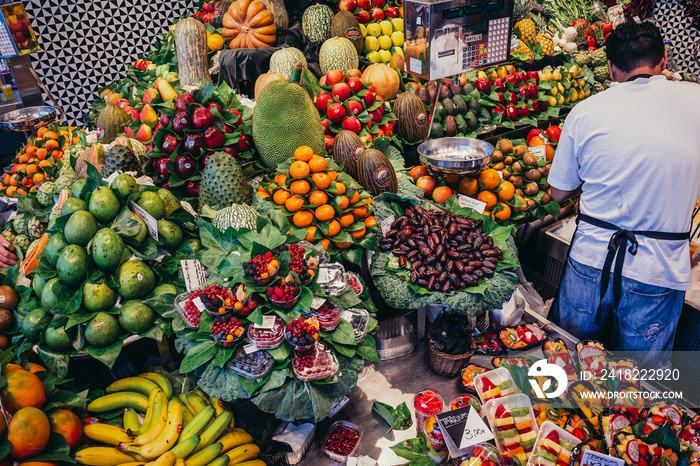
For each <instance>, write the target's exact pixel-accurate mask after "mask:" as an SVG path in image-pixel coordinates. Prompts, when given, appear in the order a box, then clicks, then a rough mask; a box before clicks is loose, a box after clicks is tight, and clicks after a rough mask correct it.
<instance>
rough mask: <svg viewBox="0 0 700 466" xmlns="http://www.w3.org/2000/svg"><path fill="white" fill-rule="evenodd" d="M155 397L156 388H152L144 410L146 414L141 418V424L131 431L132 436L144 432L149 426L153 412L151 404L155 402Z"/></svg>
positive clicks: (156, 394)
mask: <svg viewBox="0 0 700 466" xmlns="http://www.w3.org/2000/svg"><path fill="white" fill-rule="evenodd" d="M157 397H158V390H152V391H151V394H150V395H148V409H147V410H146V416H145V417H144V418H143V424H141V427H139V428H138V430H136V431H133V432H131V433H132V435H134V437H136V436H138V435H140V434H142V433H144V432H145V431H146V430H148V428H149V427H150V426H151V422H152V421H153V414H154V412H153V404H154V403H155V401H156V398H157Z"/></svg>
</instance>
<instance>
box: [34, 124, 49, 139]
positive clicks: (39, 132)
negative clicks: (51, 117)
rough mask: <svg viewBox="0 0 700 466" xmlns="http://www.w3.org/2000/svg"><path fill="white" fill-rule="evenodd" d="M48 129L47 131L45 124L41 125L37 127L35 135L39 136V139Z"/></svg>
mask: <svg viewBox="0 0 700 466" xmlns="http://www.w3.org/2000/svg"><path fill="white" fill-rule="evenodd" d="M48 131H49V129H48V128H47V127H46V126H42V127H41V128H39V129H38V130H37V131H36V137H37V138H39V139H41V138H43V137H44V136H45V135H46V133H47V132H48Z"/></svg>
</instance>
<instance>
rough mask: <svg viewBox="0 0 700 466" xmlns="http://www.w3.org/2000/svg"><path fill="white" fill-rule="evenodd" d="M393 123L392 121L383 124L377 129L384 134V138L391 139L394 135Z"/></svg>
mask: <svg viewBox="0 0 700 466" xmlns="http://www.w3.org/2000/svg"><path fill="white" fill-rule="evenodd" d="M393 123H394V122H393V121H390V122H389V123H386V124H383V125H381V126H380V127H379V129H380V130H381V131H382V132H383V133H384V136H386V137H391V136H393V135H394V125H393Z"/></svg>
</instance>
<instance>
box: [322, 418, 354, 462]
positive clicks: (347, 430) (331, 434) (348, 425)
mask: <svg viewBox="0 0 700 466" xmlns="http://www.w3.org/2000/svg"><path fill="white" fill-rule="evenodd" d="M345 440H350V442H349V444H352V441H354V443H355V444H354V445H353V446H352V449H350V450H349V451H348V450H341V448H342V447H340V446H337V445H335V444H336V443H337V442H342V441H345ZM360 440H362V428H361V427H360V426H358V425H356V424H353V423H352V422H348V421H336V422H334V423H333V425H331V427H330V429H328V432H327V433H326V436H325V437H323V442H322V443H321V446H322V448H323V452H324V453H325V454H326V455H328V457H329V458H330V459H332V460H333V461H337V462H338V463H347V462H348V457H349V456H352V455H353V454H354V453H355V452H356V451H357V447H358V446H359V445H360Z"/></svg>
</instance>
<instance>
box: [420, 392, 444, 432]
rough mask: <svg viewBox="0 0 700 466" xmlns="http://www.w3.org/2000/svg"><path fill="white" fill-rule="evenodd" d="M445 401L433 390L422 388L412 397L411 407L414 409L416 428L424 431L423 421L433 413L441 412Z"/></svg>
mask: <svg viewBox="0 0 700 466" xmlns="http://www.w3.org/2000/svg"><path fill="white" fill-rule="evenodd" d="M444 407H445V402H444V401H443V399H442V397H441V396H440V395H439V394H438V392H436V391H435V390H422V391H420V392H418V393H416V395H415V397H414V398H413V409H414V410H415V411H416V429H417V430H418V432H425V421H426V420H427V419H428V418H429V417H430V416H432V415H433V414H438V413H441V412H442V410H443V408H444Z"/></svg>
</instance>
